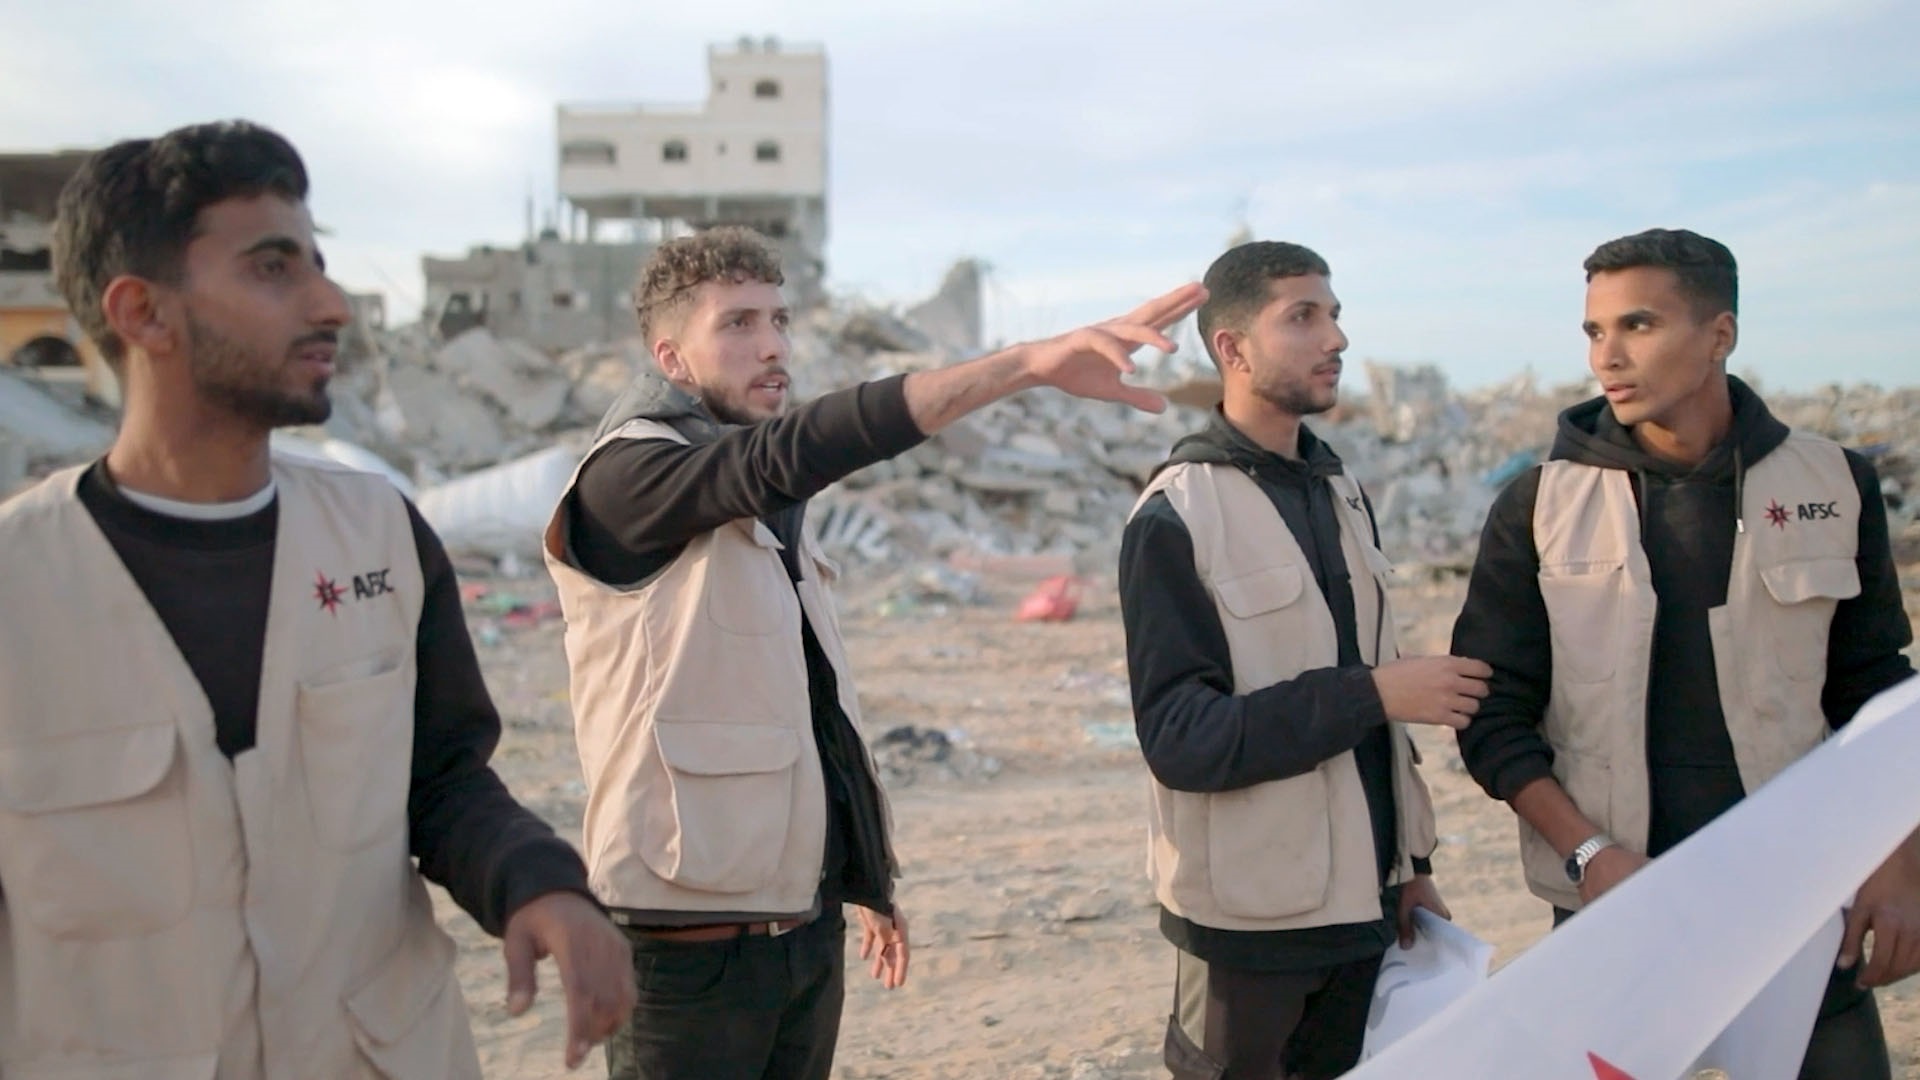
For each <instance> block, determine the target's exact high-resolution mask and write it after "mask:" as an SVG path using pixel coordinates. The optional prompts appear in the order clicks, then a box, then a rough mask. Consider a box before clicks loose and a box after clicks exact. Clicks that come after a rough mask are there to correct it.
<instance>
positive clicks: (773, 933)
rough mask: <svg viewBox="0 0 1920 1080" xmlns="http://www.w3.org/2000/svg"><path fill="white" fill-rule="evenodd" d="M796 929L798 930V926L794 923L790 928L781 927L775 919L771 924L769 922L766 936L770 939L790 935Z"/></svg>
mask: <svg viewBox="0 0 1920 1080" xmlns="http://www.w3.org/2000/svg"><path fill="white" fill-rule="evenodd" d="M798 929H800V924H799V923H797V922H796V923H794V924H793V925H792V926H787V927H782V926H781V925H780V920H778V919H775V920H773V921H772V922H769V923H768V924H767V936H768V937H770V938H776V937H780V936H782V935H784V934H791V933H793V932H794V931H795V930H798Z"/></svg>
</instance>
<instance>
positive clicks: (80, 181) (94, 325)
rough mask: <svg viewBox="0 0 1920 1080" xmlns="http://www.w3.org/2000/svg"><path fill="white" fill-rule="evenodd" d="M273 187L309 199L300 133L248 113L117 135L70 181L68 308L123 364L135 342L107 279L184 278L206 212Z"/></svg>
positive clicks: (61, 255)
mask: <svg viewBox="0 0 1920 1080" xmlns="http://www.w3.org/2000/svg"><path fill="white" fill-rule="evenodd" d="M268 194H272V195H279V196H281V197H283V198H286V199H290V200H292V201H294V202H304V201H306V198H307V169H306V166H305V165H304V164H303V163H302V162H301V160H300V154H299V152H298V151H296V150H294V148H293V144H292V143H289V142H288V141H287V140H286V139H285V138H283V137H281V136H280V135H279V134H277V133H276V132H273V131H271V130H269V129H267V128H264V127H262V126H260V125H258V124H254V123H250V122H248V121H245V120H231V121H223V122H220V123H212V124H195V125H193V126H191V127H183V128H179V129H177V130H174V131H170V132H168V133H167V134H165V135H162V136H160V137H159V138H157V139H129V140H126V141H124V142H118V143H115V144H113V145H112V146H109V147H107V148H106V149H105V150H102V151H100V152H99V153H97V154H94V155H93V156H92V157H90V158H88V159H87V162H86V164H84V165H82V166H81V167H80V171H79V172H77V173H75V174H74V176H73V178H72V179H71V180H69V181H67V186H66V187H65V188H64V189H62V190H61V192H60V202H59V208H58V210H57V211H56V214H55V219H54V229H53V262H54V274H55V280H56V281H57V282H58V283H59V286H60V292H61V294H62V295H63V296H65V297H66V300H67V308H68V310H70V311H71V312H72V313H73V317H74V318H75V319H77V320H78V321H79V323H80V327H81V329H82V330H85V331H86V333H87V336H88V337H90V338H92V339H93V341H94V344H96V345H98V346H99V347H100V352H101V355H103V356H104V357H106V359H107V362H108V363H109V364H111V365H112V366H113V367H114V369H115V370H118V369H119V368H120V365H121V361H122V360H124V359H125V357H126V343H125V342H123V341H121V340H120V338H119V335H117V334H115V333H114V332H113V329H112V327H110V326H108V325H107V317H106V312H105V311H104V310H103V309H102V307H101V301H100V298H101V294H103V293H104V292H106V288H107V283H108V282H110V281H112V280H113V279H114V278H116V277H119V276H120V275H122V274H133V275H136V276H139V277H143V278H146V279H148V280H150V281H158V282H164V283H168V284H178V283H179V281H180V279H181V277H182V276H183V275H184V274H185V272H186V257H187V245H188V244H189V243H191V242H192V240H193V236H194V230H195V228H196V227H197V225H198V222H199V220H200V212H201V211H202V210H204V209H206V208H207V207H209V206H211V205H213V204H215V203H219V202H224V201H226V200H228V199H236V198H252V197H255V196H259V195H268Z"/></svg>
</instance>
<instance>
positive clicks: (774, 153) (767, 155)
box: [753, 139, 780, 161]
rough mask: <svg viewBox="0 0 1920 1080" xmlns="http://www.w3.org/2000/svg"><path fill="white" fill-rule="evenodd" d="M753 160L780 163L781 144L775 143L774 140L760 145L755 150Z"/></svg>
mask: <svg viewBox="0 0 1920 1080" xmlns="http://www.w3.org/2000/svg"><path fill="white" fill-rule="evenodd" d="M753 160H755V161H779V160H780V144H779V143H777V142H774V141H773V140H772V139H768V140H766V141H764V142H762V143H760V144H759V145H758V146H755V147H754V148H753Z"/></svg>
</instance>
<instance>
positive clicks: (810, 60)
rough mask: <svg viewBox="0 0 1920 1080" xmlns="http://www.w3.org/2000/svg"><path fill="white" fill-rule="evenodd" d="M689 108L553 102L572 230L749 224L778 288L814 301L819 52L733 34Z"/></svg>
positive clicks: (822, 212)
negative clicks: (772, 252)
mask: <svg viewBox="0 0 1920 1080" xmlns="http://www.w3.org/2000/svg"><path fill="white" fill-rule="evenodd" d="M707 72H708V88H707V98H706V101H705V102H703V103H702V104H700V105H697V106H674V105H611V106H608V105H564V104H563V105H561V106H560V107H559V116H558V130H559V154H560V163H559V167H560V175H559V193H560V196H561V197H562V198H563V199H565V200H566V202H567V203H568V205H569V206H570V207H571V211H572V220H571V222H570V225H571V228H572V230H573V231H574V232H575V234H576V235H581V236H585V237H593V236H596V235H598V234H599V232H600V231H601V228H602V226H603V225H606V224H608V223H625V224H628V225H633V226H638V227H639V228H641V229H642V230H652V231H653V232H655V233H658V234H661V235H672V234H673V233H675V232H677V231H683V230H687V229H702V228H707V227H709V226H713V225H748V226H751V227H753V228H755V229H757V230H759V231H760V232H761V233H763V234H764V235H766V236H767V237H768V238H769V239H771V240H773V241H774V242H775V243H776V244H778V245H780V247H781V256H782V259H783V261H784V263H785V265H786V271H787V290H788V295H789V297H790V298H791V299H793V300H794V301H796V302H797V303H799V304H801V305H811V304H814V303H817V302H818V301H819V300H820V299H821V296H822V293H821V289H822V282H823V279H824V278H825V275H826V249H827V55H826V51H825V50H824V49H822V48H820V47H818V46H791V45H783V44H781V43H780V42H779V41H778V40H777V39H774V38H766V39H764V40H758V41H756V40H755V39H753V38H741V39H740V40H739V41H738V42H737V43H735V44H732V45H716V46H714V47H712V48H711V49H709V50H708V52H707Z"/></svg>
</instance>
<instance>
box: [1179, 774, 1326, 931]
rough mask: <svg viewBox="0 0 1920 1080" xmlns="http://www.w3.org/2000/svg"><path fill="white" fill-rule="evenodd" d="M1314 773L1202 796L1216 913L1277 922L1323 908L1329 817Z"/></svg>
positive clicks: (1319, 779) (1321, 780)
mask: <svg viewBox="0 0 1920 1080" xmlns="http://www.w3.org/2000/svg"><path fill="white" fill-rule="evenodd" d="M1331 813H1332V810H1331V807H1330V805H1329V803H1328V793H1327V778H1326V776H1325V775H1323V774H1322V773H1321V771H1320V770H1319V769H1315V770H1314V771H1312V772H1310V773H1304V774H1302V775H1300V776H1293V777H1288V778H1287V779H1285V780H1272V781H1268V782H1267V783H1264V784H1255V785H1254V786H1253V787H1250V788H1243V789H1241V790H1239V791H1226V792H1220V793H1218V794H1215V795H1209V796H1208V797H1207V868H1208V875H1209V877H1211V879H1212V885H1213V899H1214V901H1215V903H1217V904H1218V905H1219V906H1220V910H1221V911H1222V912H1223V913H1225V914H1227V915H1232V916H1234V917H1236V918H1242V919H1279V918H1284V917H1286V916H1288V915H1298V914H1300V913H1301V912H1305V911H1312V910H1314V909H1315V908H1318V907H1320V906H1321V905H1322V904H1324V903H1325V902H1326V898H1327V884H1328V881H1329V880H1330V878H1331V876H1332V873H1333V819H1332V816H1331Z"/></svg>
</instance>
